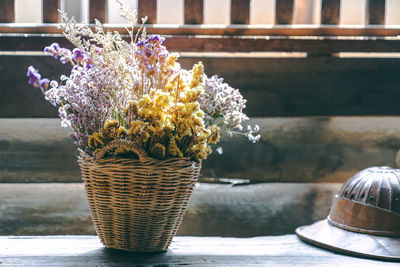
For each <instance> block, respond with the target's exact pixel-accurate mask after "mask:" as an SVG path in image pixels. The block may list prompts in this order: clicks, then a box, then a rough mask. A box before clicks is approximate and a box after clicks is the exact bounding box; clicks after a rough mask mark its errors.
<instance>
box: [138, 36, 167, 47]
mask: <svg viewBox="0 0 400 267" xmlns="http://www.w3.org/2000/svg"><path fill="white" fill-rule="evenodd" d="M164 40H165V38H164V37H161V36H159V35H158V34H152V35H151V36H150V37H149V38H147V39H146V40H144V41H140V42H137V43H136V46H142V45H145V44H148V43H159V44H162V43H163V42H164Z"/></svg>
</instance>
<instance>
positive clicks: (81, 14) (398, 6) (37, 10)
mask: <svg viewBox="0 0 400 267" xmlns="http://www.w3.org/2000/svg"><path fill="white" fill-rule="evenodd" d="M367 1H368V0H346V1H341V10H340V24H343V25H364V24H365V23H366V16H365V14H366V12H365V11H366V8H367ZM294 2H295V3H294V21H293V23H294V24H319V23H320V17H321V0H295V1H294ZM125 3H126V4H127V5H129V6H130V7H132V8H137V1H136V0H126V1H125ZM203 4H204V24H225V25H227V24H230V5H231V1H230V0H204V1H203ZM60 7H61V9H65V10H66V11H67V13H68V14H69V15H70V16H74V17H75V18H76V20H77V21H81V22H85V23H87V22H88V21H89V16H88V12H89V0H61V5H60ZM183 9H184V0H158V1H157V23H160V24H183ZM15 10H16V17H15V22H17V23H41V22H42V0H15ZM399 11H400V1H398V0H386V9H385V13H386V16H385V24H386V25H396V24H400V12H399ZM107 14H108V21H109V23H123V22H124V20H123V19H122V18H121V17H120V16H119V9H118V4H117V3H116V2H115V1H108V3H107ZM274 21H275V0H252V1H251V3H250V24H274Z"/></svg>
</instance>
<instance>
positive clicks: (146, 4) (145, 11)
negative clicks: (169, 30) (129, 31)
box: [138, 0, 157, 24]
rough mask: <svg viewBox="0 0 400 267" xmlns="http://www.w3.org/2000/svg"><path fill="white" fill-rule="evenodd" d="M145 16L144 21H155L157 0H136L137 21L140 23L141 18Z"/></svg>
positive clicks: (151, 22) (150, 22)
mask: <svg viewBox="0 0 400 267" xmlns="http://www.w3.org/2000/svg"><path fill="white" fill-rule="evenodd" d="M146 16H147V22H146V23H149V24H155V23H157V0H138V18H139V23H141V18H144V17H146Z"/></svg>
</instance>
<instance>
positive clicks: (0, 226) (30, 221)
mask: <svg viewBox="0 0 400 267" xmlns="http://www.w3.org/2000/svg"><path fill="white" fill-rule="evenodd" d="M340 186H341V185H340V184H283V183H268V184H255V185H237V186H232V185H229V184H225V185H222V184H207V183H200V184H199V185H197V186H196V188H195V190H194V192H193V195H192V197H191V199H190V203H189V208H188V212H187V214H186V215H185V217H184V219H183V223H182V225H181V227H180V230H179V232H178V234H179V235H197V236H210V235H215V236H236V237H246V236H257V235H279V234H287V233H294V230H295V228H296V227H298V226H300V225H305V224H311V223H312V222H314V221H316V220H319V219H323V218H325V217H326V216H327V215H328V212H329V209H330V206H331V204H332V200H333V198H334V195H335V194H336V193H337V192H338V191H339V188H340ZM94 233H95V231H94V228H93V225H92V222H91V219H90V215H89V209H88V204H87V200H86V196H85V192H84V187H83V184H75V183H69V184H63V183H53V184H50V183H49V184H0V235H54V234H94ZM1 255H2V250H1V249H0V256H1Z"/></svg>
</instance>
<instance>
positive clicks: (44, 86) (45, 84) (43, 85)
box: [39, 78, 50, 90]
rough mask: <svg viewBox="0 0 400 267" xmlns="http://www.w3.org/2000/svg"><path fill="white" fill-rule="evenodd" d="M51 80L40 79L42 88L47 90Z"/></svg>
mask: <svg viewBox="0 0 400 267" xmlns="http://www.w3.org/2000/svg"><path fill="white" fill-rule="evenodd" d="M49 83H50V80H49V79H47V78H44V79H41V80H40V81H39V85H40V89H42V90H47V87H48V86H49Z"/></svg>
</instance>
